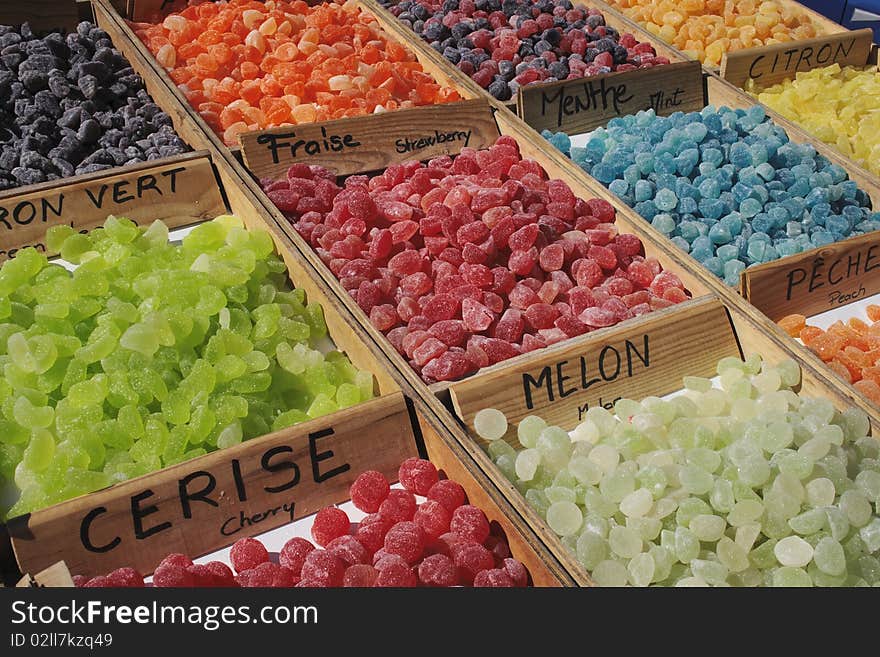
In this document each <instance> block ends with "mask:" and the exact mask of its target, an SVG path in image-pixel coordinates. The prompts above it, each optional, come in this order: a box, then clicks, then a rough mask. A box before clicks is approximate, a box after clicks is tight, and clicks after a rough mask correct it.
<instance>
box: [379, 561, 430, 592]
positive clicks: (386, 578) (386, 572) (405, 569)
mask: <svg viewBox="0 0 880 657" xmlns="http://www.w3.org/2000/svg"><path fill="white" fill-rule="evenodd" d="M418 583H419V581H418V578H417V577H416V575H415V573H414V572H413V571H412V568H410V567H409V566H407V565H405V564H399V563H392V564H389V565H388V566H386V567H385V568H382V569H381V570H379V575H378V576H377V577H376V581H375V583H374V586H381V587H392V588H414V587H416V586H417V585H418Z"/></svg>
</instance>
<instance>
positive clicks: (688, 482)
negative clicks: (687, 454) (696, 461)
mask: <svg viewBox="0 0 880 657" xmlns="http://www.w3.org/2000/svg"><path fill="white" fill-rule="evenodd" d="M678 478H679V481H680V483H681V487H682V488H683V489H684V490H686V491H687V492H688V493H690V494H691V495H705V494H706V493H708V492H709V491H710V490H712V486H713V484H714V479H713V477H712V474H711V473H710V472H707V471H706V470H704V469H703V468H701V467H699V466H697V465H685V466H682V468H681V470H679V473H678Z"/></svg>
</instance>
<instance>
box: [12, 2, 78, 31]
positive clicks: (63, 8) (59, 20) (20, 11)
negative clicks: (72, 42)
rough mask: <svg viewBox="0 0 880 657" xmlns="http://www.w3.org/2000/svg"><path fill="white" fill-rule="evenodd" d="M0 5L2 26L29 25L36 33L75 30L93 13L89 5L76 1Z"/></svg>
mask: <svg viewBox="0 0 880 657" xmlns="http://www.w3.org/2000/svg"><path fill="white" fill-rule="evenodd" d="M0 4H2V7H0V25H21V24H22V23H27V24H28V25H30V26H31V29H32V30H34V31H35V32H44V31H50V30H51V31H55V30H64V31H71V30H75V29H76V26H77V25H78V24H79V22H80V21H81V20H84V19H85V18H86V17H88V15H89V13H90V12H91V7H90V6H89V4H88V3H80V2H77V1H76V0H28V2H3V3H0Z"/></svg>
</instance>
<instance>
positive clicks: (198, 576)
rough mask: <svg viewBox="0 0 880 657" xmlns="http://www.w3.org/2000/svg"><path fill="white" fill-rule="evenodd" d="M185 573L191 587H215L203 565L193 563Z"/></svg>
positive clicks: (208, 571)
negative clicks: (191, 579)
mask: <svg viewBox="0 0 880 657" xmlns="http://www.w3.org/2000/svg"><path fill="white" fill-rule="evenodd" d="M187 571H188V572H189V574H190V575H192V577H193V586H196V587H199V588H204V587H213V586H215V585H216V582H215V580H216V578H215V577H214V573H213V572H212V571H211V569H210V568H208V567H207V566H205V565H203V564H200V563H194V564H193V565H192V566H190V567H189V568H187ZM111 575H112V573H111Z"/></svg>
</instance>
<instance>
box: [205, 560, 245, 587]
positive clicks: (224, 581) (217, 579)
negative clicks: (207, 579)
mask: <svg viewBox="0 0 880 657" xmlns="http://www.w3.org/2000/svg"><path fill="white" fill-rule="evenodd" d="M205 568H207V569H208V570H209V571H210V572H211V574H212V575H213V576H214V586H238V584H236V582H235V575H234V574H233V573H232V569H231V568H230V567H229V566H227V565H226V564H225V563H223V562H222V561H209V562H208V563H206V564H205Z"/></svg>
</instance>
